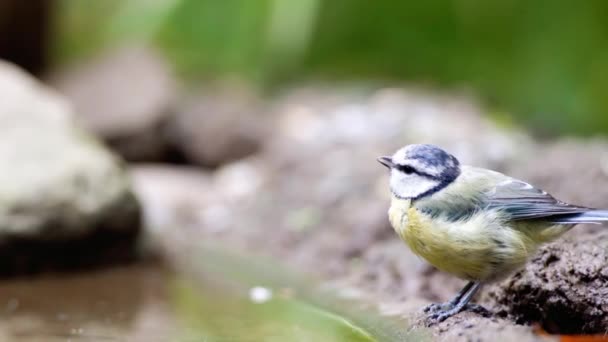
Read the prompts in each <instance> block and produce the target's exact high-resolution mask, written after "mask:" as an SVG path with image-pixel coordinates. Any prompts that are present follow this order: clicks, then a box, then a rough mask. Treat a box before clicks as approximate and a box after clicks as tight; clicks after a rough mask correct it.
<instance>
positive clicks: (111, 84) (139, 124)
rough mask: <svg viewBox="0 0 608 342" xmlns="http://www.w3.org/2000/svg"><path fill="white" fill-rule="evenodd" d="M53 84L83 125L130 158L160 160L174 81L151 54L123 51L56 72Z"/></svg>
mask: <svg viewBox="0 0 608 342" xmlns="http://www.w3.org/2000/svg"><path fill="white" fill-rule="evenodd" d="M51 82H52V83H53V84H54V85H55V86H56V87H57V88H58V89H59V91H60V92H61V93H63V94H65V95H66V96H67V97H68V99H69V100H70V101H72V102H73V103H74V105H75V107H76V113H78V115H79V119H80V120H81V121H82V123H83V124H84V126H85V127H86V128H87V129H89V130H90V131H92V132H93V133H95V134H96V135H97V136H99V137H101V138H102V139H103V140H105V141H106V142H107V143H108V144H109V145H110V146H111V147H112V148H113V149H115V150H116V151H118V152H119V153H120V154H121V155H122V156H123V157H125V158H126V159H128V160H134V161H142V160H159V159H163V158H165V157H167V154H169V153H170V152H171V151H170V147H169V146H168V142H167V139H165V137H164V129H165V125H166V123H167V122H168V120H169V118H170V116H171V110H172V108H171V107H172V105H173V101H174V95H175V92H176V84H175V83H176V82H175V80H174V79H173V75H172V72H171V70H170V68H169V65H168V63H167V62H166V61H165V60H164V59H163V58H162V56H160V55H159V54H158V53H156V52H155V51H153V50H151V49H149V48H144V47H127V48H121V49H118V50H113V51H109V52H108V53H106V54H105V55H102V56H100V57H98V58H96V59H94V60H91V61H89V62H88V63H85V64H82V65H78V66H74V67H71V68H68V69H66V70H63V71H61V72H59V73H57V74H56V75H55V76H54V77H52V78H51Z"/></svg>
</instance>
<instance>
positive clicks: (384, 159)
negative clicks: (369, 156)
mask: <svg viewBox="0 0 608 342" xmlns="http://www.w3.org/2000/svg"><path fill="white" fill-rule="evenodd" d="M378 162H379V163H380V164H382V165H384V166H386V167H388V168H389V169H390V168H392V167H393V166H394V164H393V158H391V157H387V156H384V157H380V158H378Z"/></svg>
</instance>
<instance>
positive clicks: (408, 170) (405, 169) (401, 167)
mask: <svg viewBox="0 0 608 342" xmlns="http://www.w3.org/2000/svg"><path fill="white" fill-rule="evenodd" d="M397 170H399V171H401V172H403V173H405V174H408V175H409V174H412V173H418V172H417V171H416V169H414V168H413V167H411V166H409V165H397Z"/></svg>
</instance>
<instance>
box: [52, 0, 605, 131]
mask: <svg viewBox="0 0 608 342" xmlns="http://www.w3.org/2000/svg"><path fill="white" fill-rule="evenodd" d="M59 3H60V4H61V5H60V7H59V8H60V11H59V12H60V13H59V20H58V22H59V24H60V28H62V27H63V29H60V30H59V33H60V37H59V45H58V46H59V47H60V48H59V50H60V51H61V54H62V55H67V56H73V55H78V54H79V53H82V52H83V51H90V50H92V48H93V47H95V46H99V45H104V44H107V43H108V42H112V41H116V40H118V38H119V37H121V36H127V37H133V36H135V37H139V38H141V37H147V38H148V39H150V40H153V41H155V42H156V43H157V44H158V45H159V46H161V47H162V48H163V49H164V50H165V51H166V52H167V54H168V56H170V57H171V59H172V60H173V61H174V62H175V64H176V66H177V68H178V70H179V71H180V72H181V74H182V75H185V76H186V77H188V78H197V77H225V76H234V75H236V76H239V77H245V78H248V79H250V80H253V81H255V82H258V83H259V84H261V85H265V86H267V85H275V86H276V85H281V84H283V83H284V82H285V81H291V80H297V79H301V78H303V77H306V78H308V77H311V76H314V77H317V78H319V77H320V78H326V79H327V78H329V79H361V78H373V79H379V78H381V79H389V80H394V81H401V80H407V81H415V82H422V83H423V84H430V85H435V86H437V85H438V86H442V87H448V88H453V87H458V88H460V87H467V88H472V89H473V90H474V92H475V93H478V94H480V95H481V98H482V99H485V101H486V102H487V103H488V104H489V105H490V106H491V107H493V109H494V110H496V111H500V112H510V113H516V118H517V119H516V120H515V121H516V122H517V121H521V122H523V123H524V124H527V125H529V126H531V127H532V128H534V129H535V130H536V131H537V132H540V133H544V134H555V133H573V134H593V133H604V134H605V133H608V115H607V114H606V113H605V112H606V111H607V110H608V97H606V96H604V92H605V89H607V87H608V44H606V43H607V41H608V2H605V1H601V0H590V1H585V2H578V3H576V4H575V3H573V2H571V1H567V0H554V1H549V0H539V1H524V0H509V1H483V0H432V1H426V2H425V1H369V0H298V1H291V0H255V1H250V0H225V1H216V0H162V1H160V0H159V1H144V0H125V1H117V0H104V1H81V0H62V1H59ZM158 3H161V5H158ZM154 4H156V5H154ZM151 8H152V9H151ZM134 32H135V34H134ZM74 51H76V52H74Z"/></svg>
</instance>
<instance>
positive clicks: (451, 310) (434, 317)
mask: <svg viewBox="0 0 608 342" xmlns="http://www.w3.org/2000/svg"><path fill="white" fill-rule="evenodd" d="M461 311H470V312H474V313H476V314H479V315H481V316H484V317H489V316H491V315H492V313H491V312H490V311H489V310H488V309H486V308H484V307H483V306H481V305H478V304H467V305H466V306H465V307H464V308H458V307H454V305H452V304H451V303H442V304H430V305H427V306H426V307H425V308H424V312H426V313H430V314H429V315H428V316H427V318H426V325H427V327H430V326H432V325H435V324H438V323H441V322H443V321H445V320H446V319H448V318H450V317H452V316H454V315H456V314H457V313H459V312H461Z"/></svg>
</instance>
